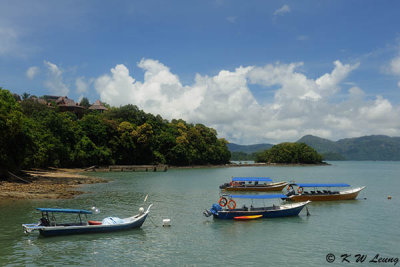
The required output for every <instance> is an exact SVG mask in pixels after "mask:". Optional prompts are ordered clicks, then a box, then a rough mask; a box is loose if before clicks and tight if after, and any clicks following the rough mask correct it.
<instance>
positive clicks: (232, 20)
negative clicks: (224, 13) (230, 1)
mask: <svg viewBox="0 0 400 267" xmlns="http://www.w3.org/2000/svg"><path fill="white" fill-rule="evenodd" d="M236 19H237V17H233V16H230V17H227V18H226V20H227V21H229V22H230V23H235V22H236Z"/></svg>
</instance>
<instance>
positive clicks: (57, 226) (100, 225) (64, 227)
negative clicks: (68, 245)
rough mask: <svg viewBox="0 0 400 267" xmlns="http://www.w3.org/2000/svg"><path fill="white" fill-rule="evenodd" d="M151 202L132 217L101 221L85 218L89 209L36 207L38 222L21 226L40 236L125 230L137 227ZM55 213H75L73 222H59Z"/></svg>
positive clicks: (26, 231)
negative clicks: (38, 213)
mask: <svg viewBox="0 0 400 267" xmlns="http://www.w3.org/2000/svg"><path fill="white" fill-rule="evenodd" d="M151 206H152V204H150V205H149V206H148V207H147V210H146V211H145V210H144V208H142V207H141V208H140V209H139V214H137V215H134V216H132V217H128V218H124V219H120V218H118V217H107V218H105V219H103V220H102V221H90V220H87V215H88V214H92V211H90V210H80V209H53V208H37V210H39V211H40V212H41V214H42V217H41V218H40V220H39V222H38V223H33V224H23V225H22V227H23V229H24V232H25V233H31V232H32V231H39V233H40V234H41V235H42V236H58V235H70V234H86V233H105V232H113V231H119V230H127V229H132V228H139V227H141V226H142V224H143V223H144V221H145V220H146V217H147V215H148V214H149V212H150V208H151ZM56 213H59V214H60V213H62V214H66V213H72V214H75V215H76V217H75V220H74V221H73V222H67V223H61V222H58V221H57V220H56V216H55V214H56Z"/></svg>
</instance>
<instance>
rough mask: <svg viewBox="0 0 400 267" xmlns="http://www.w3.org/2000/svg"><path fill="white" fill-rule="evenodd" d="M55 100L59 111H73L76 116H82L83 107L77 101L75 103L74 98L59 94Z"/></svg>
mask: <svg viewBox="0 0 400 267" xmlns="http://www.w3.org/2000/svg"><path fill="white" fill-rule="evenodd" d="M55 102H56V104H57V106H58V108H59V109H60V111H70V112H72V113H75V114H76V116H78V118H82V116H83V112H84V110H85V108H84V107H82V106H81V105H79V103H75V101H74V100H72V99H69V98H68V97H66V96H60V97H59V98H58V99H57V100H56V101H55Z"/></svg>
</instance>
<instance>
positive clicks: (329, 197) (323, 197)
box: [288, 186, 365, 202]
mask: <svg viewBox="0 0 400 267" xmlns="http://www.w3.org/2000/svg"><path fill="white" fill-rule="evenodd" d="M364 188H365V186H363V187H359V188H356V189H352V190H347V191H342V192H339V193H338V194H299V195H292V196H289V197H288V200H290V201H295V202H300V201H307V200H310V201H335V200H351V199H355V198H356V197H357V196H358V194H359V193H360V192H361V190H363V189H364Z"/></svg>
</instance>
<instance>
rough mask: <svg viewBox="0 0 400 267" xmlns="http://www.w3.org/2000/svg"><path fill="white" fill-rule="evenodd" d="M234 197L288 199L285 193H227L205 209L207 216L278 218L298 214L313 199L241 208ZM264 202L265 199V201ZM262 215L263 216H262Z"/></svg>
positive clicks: (222, 217)
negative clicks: (209, 207) (216, 202)
mask: <svg viewBox="0 0 400 267" xmlns="http://www.w3.org/2000/svg"><path fill="white" fill-rule="evenodd" d="M234 199H251V200H252V203H253V201H254V200H257V199H261V200H266V199H286V196H285V195H283V194H274V195H225V196H222V197H221V198H220V200H219V204H213V205H212V207H211V209H209V210H205V211H204V215H205V216H206V217H209V216H213V217H214V218H217V219H239V220H240V219H256V218H277V217H287V216H297V215H299V213H300V211H301V210H302V209H303V208H304V207H305V206H306V205H307V204H308V203H310V202H311V201H305V202H299V203H286V204H282V205H272V206H265V205H264V206H259V207H253V205H250V207H247V206H246V205H243V206H242V207H241V208H236V201H235V200H234ZM263 202H264V201H263ZM260 215H261V216H260Z"/></svg>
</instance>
